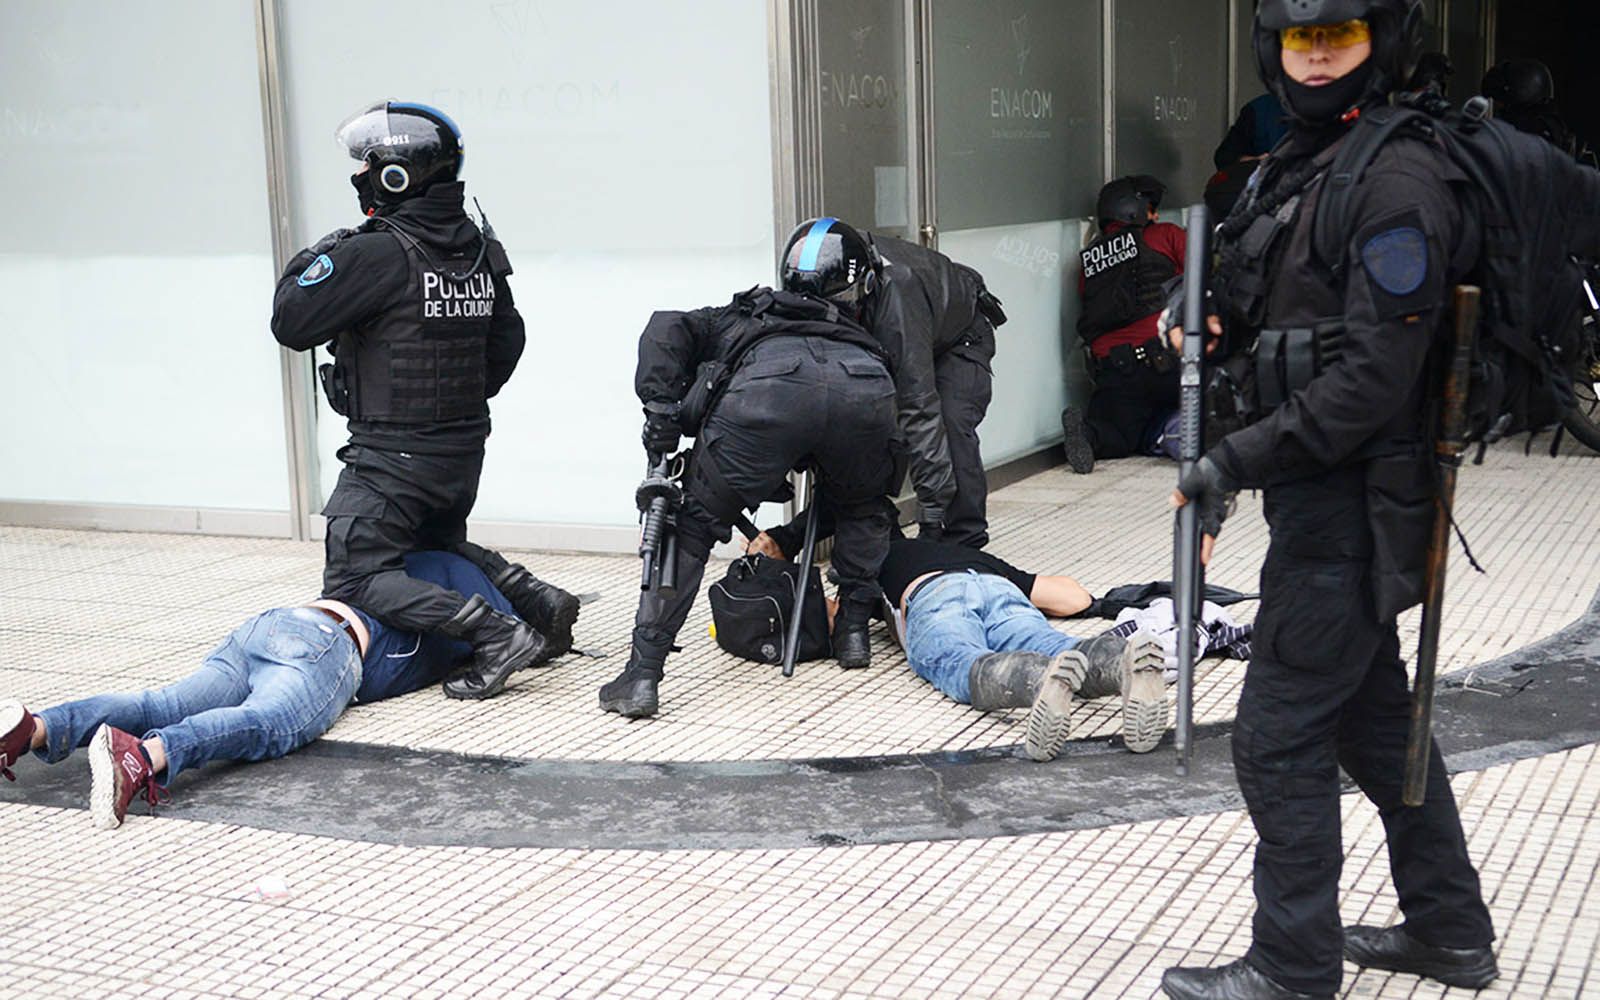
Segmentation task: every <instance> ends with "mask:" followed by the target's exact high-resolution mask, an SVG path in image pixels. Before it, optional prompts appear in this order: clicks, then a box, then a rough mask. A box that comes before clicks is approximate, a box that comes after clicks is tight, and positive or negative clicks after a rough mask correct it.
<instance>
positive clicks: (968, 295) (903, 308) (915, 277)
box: [772, 224, 1005, 550]
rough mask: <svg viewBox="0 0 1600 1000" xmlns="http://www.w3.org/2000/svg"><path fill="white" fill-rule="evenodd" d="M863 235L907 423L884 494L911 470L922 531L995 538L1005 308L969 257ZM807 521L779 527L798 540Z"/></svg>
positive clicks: (871, 300)
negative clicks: (985, 429)
mask: <svg viewBox="0 0 1600 1000" xmlns="http://www.w3.org/2000/svg"><path fill="white" fill-rule="evenodd" d="M807 225H809V224H807ZM804 228H805V227H802V229H804ZM797 232H798V231H797ZM861 235H862V237H863V238H864V239H865V240H866V241H867V244H868V249H867V252H868V257H869V260H870V261H871V264H872V269H873V274H872V277H871V279H869V280H871V281H872V282H873V283H874V285H875V289H874V291H873V293H872V294H871V295H869V296H867V297H866V299H865V300H864V308H863V309H862V312H861V315H860V320H861V322H862V324H863V325H864V326H866V328H867V329H868V330H869V331H870V332H871V333H872V335H873V337H874V338H875V339H876V340H877V341H878V342H879V343H880V344H882V345H883V348H884V350H885V351H887V352H888V354H889V358H890V363H891V366H892V368H893V371H894V378H895V400H896V413H897V417H896V420H897V423H898V427H899V431H898V435H897V441H896V456H895V458H896V461H895V463H894V464H893V466H892V467H890V468H886V469H885V470H884V477H883V478H884V485H883V493H884V497H885V503H888V502H891V501H890V499H889V498H891V497H893V496H895V495H897V494H898V493H899V492H900V488H901V485H902V482H903V481H904V480H905V478H906V476H907V474H908V473H909V475H910V482H911V486H912V488H913V490H914V491H915V493H916V496H917V504H918V513H917V521H918V524H919V525H920V527H919V529H918V535H919V537H922V538H930V539H932V538H939V539H943V540H944V541H948V542H955V543H957V544H960V545H969V546H972V547H973V548H982V547H983V546H985V545H987V544H988V542H989V521H988V513H987V508H988V495H989V486H988V479H987V477H986V476H985V474H984V470H983V459H982V455H981V454H980V452H979V442H978V425H979V424H980V423H982V421H983V418H984V415H985V414H986V413H988V410H989V402H990V400H991V398H992V397H993V394H994V385H993V383H994V376H993V374H992V371H991V368H992V361H993V359H994V353H995V328H996V327H997V326H999V325H1001V324H1002V323H1004V322H1005V312H1004V310H1003V309H1002V308H1001V306H1000V300H999V299H997V298H995V297H994V295H993V294H991V293H990V292H989V290H988V289H987V288H986V287H985V285H984V279H983V275H981V274H979V273H978V272H977V271H975V270H973V269H972V268H970V267H968V266H966V265H965V264H961V263H958V262H957V261H954V260H951V259H950V258H949V257H946V256H945V255H944V254H942V253H939V252H938V251H936V250H931V249H929V248H927V247H924V246H921V245H919V244H916V243H910V242H907V241H905V240H899V239H895V238H894V237H891V236H884V235H881V234H873V233H866V232H863V233H862V234H861ZM796 263H798V261H787V262H786V263H785V265H784V274H783V280H784V282H785V283H786V284H788V283H791V282H793V283H795V284H796V287H799V286H800V285H801V284H804V283H805V282H806V281H807V280H808V279H807V275H806V273H804V272H801V271H799V270H798V268H796V267H794V266H793V265H794V264H796ZM819 523H820V531H821V536H820V537H823V538H826V537H829V535H830V533H831V531H832V527H833V517H832V514H831V512H829V511H828V510H827V508H826V505H824V508H823V511H822V514H821V516H820V521H819ZM804 524H805V520H804V512H801V514H799V515H797V516H796V517H795V518H794V519H793V520H791V521H790V522H789V523H788V524H786V525H783V526H781V527H778V528H775V529H773V532H772V533H773V535H774V537H776V538H778V539H779V541H780V544H782V545H783V546H784V547H785V548H793V549H796V550H797V549H799V547H800V537H801V533H802V526H803V525H804Z"/></svg>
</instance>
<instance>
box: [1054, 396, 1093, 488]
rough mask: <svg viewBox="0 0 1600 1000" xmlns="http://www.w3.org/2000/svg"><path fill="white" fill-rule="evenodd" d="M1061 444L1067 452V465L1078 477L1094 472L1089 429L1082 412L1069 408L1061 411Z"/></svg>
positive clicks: (1073, 407) (1074, 407)
mask: <svg viewBox="0 0 1600 1000" xmlns="http://www.w3.org/2000/svg"><path fill="white" fill-rule="evenodd" d="M1061 434H1062V443H1063V445H1064V446H1065V447H1066V450H1067V464H1068V465H1070V466H1071V467H1072V471H1073V472H1076V473H1077V474H1078V475H1080V476H1082V475H1087V474H1088V473H1091V472H1093V471H1094V445H1093V444H1091V443H1090V441H1089V428H1088V426H1087V425H1086V424H1084V422H1083V411H1082V410H1080V409H1078V408H1077V407H1076V406H1069V407H1067V408H1066V409H1065V410H1062V411H1061Z"/></svg>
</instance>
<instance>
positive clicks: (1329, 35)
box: [1278, 17, 1372, 52]
mask: <svg viewBox="0 0 1600 1000" xmlns="http://www.w3.org/2000/svg"><path fill="white" fill-rule="evenodd" d="M1319 38H1320V39H1322V40H1323V41H1324V42H1327V43H1328V48H1330V49H1348V48H1349V47H1350V46H1352V45H1360V44H1361V43H1362V42H1370V41H1372V29H1371V28H1369V27H1368V26H1367V22H1365V21H1363V20H1361V18H1359V17H1356V18H1351V19H1350V20H1348V21H1341V22H1339V23H1338V24H1308V25H1305V26H1304V27H1298V26H1297V27H1293V28H1284V29H1283V30H1282V31H1280V32H1278V42H1279V44H1281V45H1282V46H1283V47H1284V48H1285V49H1288V50H1289V51H1290V52H1310V51H1311V50H1312V49H1314V48H1316V45H1317V39H1319Z"/></svg>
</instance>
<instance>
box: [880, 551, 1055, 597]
mask: <svg viewBox="0 0 1600 1000" xmlns="http://www.w3.org/2000/svg"><path fill="white" fill-rule="evenodd" d="M969 569H970V570H975V571H976V572H979V573H989V574H992V575H994V576H1002V577H1005V578H1006V579H1007V580H1010V581H1011V582H1012V583H1014V584H1016V585H1017V589H1018V590H1020V591H1022V593H1023V596H1025V597H1026V596H1028V595H1029V594H1031V593H1032V592H1033V581H1034V574H1033V573H1024V572H1023V571H1022V570H1020V569H1017V568H1016V567H1015V566H1013V565H1011V564H1010V563H1008V562H1006V561H1005V560H1004V559H1000V558H997V557H995V556H992V555H990V554H989V553H987V552H984V551H981V550H979V549H974V548H969V547H968V546H965V545H953V544H951V543H949V542H926V541H923V540H922V539H920V538H901V539H897V540H896V541H893V542H890V543H889V555H888V557H886V558H885V559H884V560H883V569H881V570H879V572H878V583H879V585H880V586H882V587H883V592H884V593H885V594H887V595H888V597H889V600H891V601H893V602H894V603H895V604H899V603H900V599H901V598H902V597H904V596H905V592H906V588H907V587H909V586H910V585H911V581H912V580H915V579H916V578H917V577H919V576H921V575H922V574H924V573H951V572H961V571H963V570H969Z"/></svg>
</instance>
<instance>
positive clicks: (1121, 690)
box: [748, 533, 1167, 761]
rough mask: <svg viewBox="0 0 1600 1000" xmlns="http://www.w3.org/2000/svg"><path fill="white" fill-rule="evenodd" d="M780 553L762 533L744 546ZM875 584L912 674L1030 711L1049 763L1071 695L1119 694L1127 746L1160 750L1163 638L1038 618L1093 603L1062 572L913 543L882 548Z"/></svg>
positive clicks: (989, 703)
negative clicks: (1065, 628) (1088, 632)
mask: <svg viewBox="0 0 1600 1000" xmlns="http://www.w3.org/2000/svg"><path fill="white" fill-rule="evenodd" d="M748 550H749V551H751V552H760V553H761V554H763V555H766V556H770V557H772V558H777V559H782V558H784V557H785V556H784V553H783V551H782V550H781V549H779V548H778V546H777V545H776V543H774V542H773V541H772V539H771V537H769V536H768V535H766V534H765V533H763V534H760V535H757V536H756V538H754V539H753V540H752V541H751V542H750V545H749V547H748ZM878 583H879V585H880V586H882V588H883V593H884V596H885V597H886V598H887V599H888V600H889V602H890V603H892V604H894V605H895V606H896V607H897V608H898V610H899V614H900V616H901V617H902V619H903V621H904V624H905V627H904V633H905V642H904V644H905V649H906V659H907V661H908V662H909V663H910V664H911V669H912V670H913V671H915V672H916V674H917V676H919V677H921V678H922V679H924V680H926V681H927V682H928V683H930V684H932V685H933V686H934V687H936V688H938V689H939V690H940V691H942V692H943V693H944V694H945V695H946V696H947V697H949V698H950V699H951V700H953V701H957V702H960V703H961V704H963V705H971V706H972V707H973V708H975V709H978V710H979V711H983V712H988V711H996V710H1002V709H1010V708H1026V709H1028V716H1027V722H1026V726H1025V734H1024V740H1023V748H1024V749H1025V750H1026V752H1027V754H1028V756H1029V757H1031V758H1033V759H1034V760H1040V761H1045V760H1053V759H1054V758H1055V757H1056V755H1057V754H1059V753H1060V752H1061V748H1062V746H1063V745H1064V744H1065V743H1066V741H1067V740H1068V739H1069V738H1070V737H1071V735H1072V725H1071V713H1072V705H1073V700H1074V698H1077V699H1080V700H1085V701H1087V700H1088V699H1090V698H1102V697H1106V696H1109V695H1116V694H1120V695H1122V727H1123V740H1124V742H1126V743H1127V745H1128V749H1130V750H1132V751H1134V752H1135V753H1144V752H1146V751H1149V750H1153V749H1155V746H1156V744H1158V743H1159V742H1160V741H1161V736H1162V734H1163V733H1165V732H1166V728H1167V694H1166V686H1165V680H1164V677H1163V671H1162V667H1163V663H1164V655H1163V653H1162V651H1161V646H1160V642H1159V641H1158V640H1157V639H1156V638H1155V637H1154V636H1151V635H1149V634H1147V633H1143V632H1139V633H1135V634H1134V635H1133V636H1132V637H1130V638H1128V639H1124V638H1122V637H1121V636H1118V635H1113V634H1110V633H1103V634H1101V635H1097V636H1095V637H1093V638H1091V639H1077V638H1074V637H1073V636H1070V635H1065V634H1063V633H1061V632H1058V631H1056V630H1055V629H1054V628H1052V627H1051V626H1050V623H1049V622H1048V621H1046V620H1045V615H1046V614H1049V615H1053V616H1057V617H1067V616H1070V615H1075V614H1077V613H1078V612H1080V611H1083V610H1084V609H1085V608H1087V607H1088V606H1089V604H1090V602H1091V600H1092V598H1091V597H1090V595H1089V592H1088V591H1087V590H1085V589H1084V588H1083V585H1082V584H1080V583H1078V581H1076V580H1074V579H1072V578H1071V577H1069V576H1046V575H1042V574H1033V573H1027V572H1024V571H1022V570H1020V569H1018V568H1017V567H1015V566H1012V565H1011V564H1010V563H1008V562H1006V561H1004V560H1002V559H1000V558H998V557H996V556H993V555H990V554H989V553H987V552H984V551H982V550H979V549H973V548H970V547H968V546H965V545H953V544H950V543H948V542H936V541H927V540H924V539H920V538H901V539H896V540H895V541H893V542H891V543H890V544H889V555H888V557H887V558H885V559H884V561H883V569H882V570H881V571H880V572H879V574H878Z"/></svg>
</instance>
